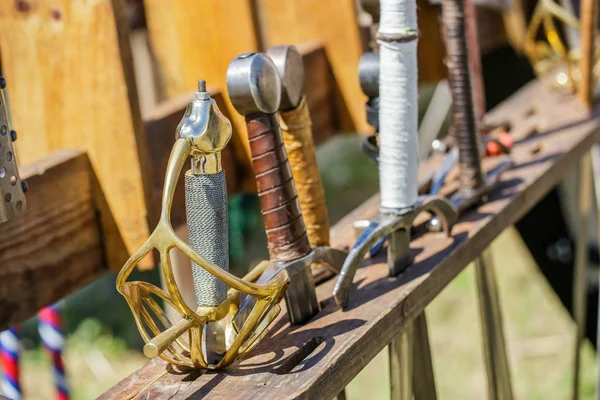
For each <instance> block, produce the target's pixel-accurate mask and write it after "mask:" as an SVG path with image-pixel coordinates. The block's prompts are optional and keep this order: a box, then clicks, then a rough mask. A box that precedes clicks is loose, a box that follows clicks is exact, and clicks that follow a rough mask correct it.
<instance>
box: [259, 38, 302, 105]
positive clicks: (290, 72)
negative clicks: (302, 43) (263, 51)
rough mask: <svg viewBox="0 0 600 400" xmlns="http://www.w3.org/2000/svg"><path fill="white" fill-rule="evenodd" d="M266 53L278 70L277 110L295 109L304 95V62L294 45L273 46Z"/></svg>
mask: <svg viewBox="0 0 600 400" xmlns="http://www.w3.org/2000/svg"><path fill="white" fill-rule="evenodd" d="M267 55H268V56H269V57H270V58H271V60H273V63H274V64H275V66H276V67H277V70H278V71H279V76H280V78H281V104H280V105H279V111H289V110H292V109H295V108H296V107H298V105H299V104H300V100H302V96H303V95H304V63H303V61H302V55H300V52H299V51H298V49H296V47H295V46H273V47H271V48H270V49H269V50H268V51H267Z"/></svg>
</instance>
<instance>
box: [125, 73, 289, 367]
mask: <svg viewBox="0 0 600 400" xmlns="http://www.w3.org/2000/svg"><path fill="white" fill-rule="evenodd" d="M230 137H231V123H230V122H229V120H227V118H225V117H224V116H223V114H222V113H221V112H220V110H219V108H218V107H217V104H216V103H215V101H214V99H212V98H211V96H210V93H209V92H207V91H206V84H205V82H204V81H199V83H198V91H197V92H196V93H195V95H194V99H193V100H192V101H190V103H189V104H188V107H187V109H186V112H185V115H184V117H183V119H182V121H181V122H180V124H179V126H178V127H177V134H176V141H175V145H174V146H173V150H172V151H171V156H170V158H169V163H168V166H167V173H166V177H165V185H164V189H163V198H162V211H161V217H160V220H159V223H158V225H157V227H156V228H155V229H154V231H153V232H152V234H151V235H150V237H149V238H148V240H147V241H146V243H144V245H143V246H142V248H140V249H139V250H138V251H137V252H136V253H135V254H133V255H132V256H131V257H130V259H129V260H128V261H127V263H126V264H125V265H124V267H123V268H122V269H121V271H120V272H119V275H118V276H117V289H118V291H119V292H120V293H121V294H123V296H124V297H125V299H126V300H127V303H128V305H129V306H130V308H131V310H132V312H133V315H134V318H135V321H136V324H137V326H138V330H139V331H140V334H141V335H142V337H143V339H144V341H145V342H146V344H145V345H144V354H145V355H146V356H147V357H148V358H154V357H161V358H162V359H164V360H165V361H167V362H169V363H172V364H175V365H180V366H186V367H193V368H203V369H217V368H222V367H225V366H227V365H229V364H231V363H232V362H233V360H235V359H236V358H237V357H238V356H240V355H242V354H244V353H245V352H247V351H248V350H249V349H251V348H252V347H253V346H254V345H256V343H258V341H259V340H260V338H262V337H263V336H264V335H265V333H266V332H267V329H266V328H267V327H268V326H269V324H270V323H271V322H272V321H273V320H274V318H275V317H276V316H277V314H278V312H279V305H278V303H279V301H280V300H281V298H282V297H283V295H284V293H285V289H286V287H287V284H288V282H289V278H288V276H287V271H281V273H279V274H276V275H274V276H272V279H270V280H268V281H265V282H264V284H257V283H255V281H256V280H257V278H258V276H257V273H258V272H261V271H262V270H264V268H265V267H266V266H267V263H261V264H260V266H259V267H257V269H256V270H255V271H252V272H251V273H250V274H248V275H247V276H246V277H244V279H240V278H237V277H235V276H233V275H231V274H229V272H228V271H227V269H228V257H229V246H228V239H227V235H228V224H227V188H226V186H225V172H224V171H223V169H222V165H221V151H222V150H223V148H224V147H225V145H226V144H227V142H228V141H229V139H230ZM190 156H191V159H192V166H191V169H190V170H189V171H188V172H187V173H186V176H185V181H186V183H185V186H186V187H185V189H186V213H187V222H188V226H189V242H190V245H188V244H187V243H185V242H183V241H182V240H181V239H180V238H179V237H177V235H176V234H175V232H174V230H173V227H172V226H171V222H170V214H171V206H172V203H173V195H174V192H175V185H176V183H177V180H178V179H177V178H178V176H179V175H180V173H181V171H182V169H183V165H184V162H185V161H186V160H187V158H188V157H190ZM173 248H177V249H179V250H180V251H181V252H182V253H183V254H184V255H185V256H187V257H189V258H190V259H191V260H192V265H193V280H194V289H195V296H196V301H197V309H196V310H195V311H194V310H192V309H190V307H189V306H188V305H187V304H186V303H185V301H184V299H183V296H182V295H181V292H180V290H179V288H178V287H177V283H176V281H175V277H174V275H173V268H172V265H171V259H170V251H171V250H172V249H173ZM152 249H156V250H158V252H159V254H160V260H161V264H160V265H161V272H162V275H163V279H164V281H165V286H166V288H167V291H163V290H162V289H160V288H158V287H156V286H154V285H151V284H149V283H147V282H138V281H132V282H130V281H128V280H127V279H128V277H129V275H130V274H131V272H132V271H133V269H134V268H135V266H136V265H137V263H138V262H139V261H140V260H141V259H142V258H144V257H145V256H146V255H147V254H149V253H150V252H151V251H152ZM228 287H230V289H229V290H228ZM242 295H243V296H248V297H252V298H254V299H255V302H254V303H253V306H252V307H250V309H249V310H247V311H246V313H247V318H246V319H245V320H244V323H243V324H239V325H235V324H234V323H233V320H234V319H235V316H236V314H237V313H238V310H239V308H240V304H241V302H240V299H241V298H242ZM157 299H162V300H163V301H165V302H166V303H167V304H169V305H171V306H172V307H173V308H174V309H175V310H176V311H178V312H179V313H180V314H181V315H182V319H181V320H179V321H178V322H176V323H171V321H169V319H168V318H167V316H166V315H165V313H164V311H163V310H162V309H161V306H160V304H159V303H157ZM185 333H187V335H184V334H185ZM186 336H187V337H186Z"/></svg>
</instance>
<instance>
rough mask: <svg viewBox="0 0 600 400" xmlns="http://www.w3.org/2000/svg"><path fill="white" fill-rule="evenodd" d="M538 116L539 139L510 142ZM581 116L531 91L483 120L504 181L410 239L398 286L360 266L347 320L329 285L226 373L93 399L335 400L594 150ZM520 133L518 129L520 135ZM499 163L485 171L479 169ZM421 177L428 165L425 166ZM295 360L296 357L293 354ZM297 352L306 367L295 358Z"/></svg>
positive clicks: (537, 88) (566, 101) (169, 376)
mask: <svg viewBox="0 0 600 400" xmlns="http://www.w3.org/2000/svg"><path fill="white" fill-rule="evenodd" d="M532 107H534V108H533V109H534V110H535V111H536V112H537V114H536V115H537V118H538V120H537V122H538V128H539V133H538V134H537V135H535V136H533V137H527V135H517V133H518V132H525V131H527V130H528V129H527V130H526V129H524V128H523V127H525V126H526V125H529V126H530V125H531V119H530V118H531V116H530V115H528V114H529V112H530V110H531V109H532ZM599 115H600V113H596V115H595V116H594V117H593V118H589V117H587V115H584V114H583V113H582V111H581V109H580V107H578V105H577V103H576V100H575V99H574V98H565V97H564V96H562V95H561V94H557V93H553V92H550V91H548V90H547V89H545V88H543V87H542V85H541V84H540V83H539V82H535V83H533V84H531V85H529V86H527V87H526V88H524V89H523V90H521V91H520V92H519V93H517V94H516V95H515V96H513V97H512V98H511V99H509V100H508V101H507V102H505V103H503V104H502V105H501V106H500V107H498V108H497V109H496V110H495V111H494V112H493V113H491V114H490V115H489V116H488V117H489V119H490V121H495V122H499V121H510V122H511V123H512V126H513V130H512V131H511V132H513V133H515V135H517V136H516V137H515V140H516V142H515V146H514V148H513V152H512V157H513V160H514V162H515V165H514V168H513V169H511V170H510V171H508V172H507V173H506V174H505V175H503V177H502V181H501V184H500V186H499V187H498V188H497V190H496V191H495V192H494V193H493V194H491V195H490V196H489V200H488V202H487V203H485V204H483V205H482V206H480V207H479V208H478V209H476V210H473V211H472V212H470V213H468V214H466V215H465V216H463V217H462V218H461V219H460V221H459V223H458V224H457V225H456V226H455V228H454V231H453V234H452V236H451V237H450V238H445V237H443V236H440V235H435V234H424V235H421V236H418V237H416V238H415V239H414V240H413V241H412V243H411V248H412V249H413V251H414V256H415V259H414V263H413V264H412V265H411V266H410V267H409V268H408V269H407V270H406V271H405V272H404V273H402V274H401V275H400V276H398V277H394V278H390V277H388V267H387V264H386V263H385V252H383V253H384V254H381V255H380V256H378V257H376V258H375V259H370V260H366V261H365V262H364V263H363V267H362V268H360V269H359V270H358V271H357V274H356V277H355V279H354V282H355V285H354V288H353V290H352V298H351V300H350V304H349V308H348V310H346V311H344V312H341V311H340V309H339V308H338V307H337V306H336V304H335V302H334V301H333V300H332V298H331V292H332V290H333V286H334V284H335V281H334V280H330V281H328V282H325V283H323V284H322V285H320V286H319V287H318V288H317V294H318V297H319V300H320V301H321V304H322V305H323V309H322V310H321V312H320V314H319V315H318V316H316V317H315V318H313V319H312V320H311V321H310V322H308V323H307V324H306V325H304V326H301V327H297V326H295V327H290V325H289V323H288V322H287V316H286V315H285V313H282V314H283V315H280V316H279V317H278V320H276V321H275V322H274V326H273V328H272V329H271V331H270V332H269V334H268V335H267V337H266V338H265V339H264V340H263V341H262V342H261V343H259V344H258V345H257V346H256V348H255V349H253V350H252V352H251V353H250V354H249V355H247V356H246V357H243V358H242V359H241V360H240V361H238V362H236V363H234V364H233V365H232V366H230V367H229V368H228V369H227V370H224V371H218V372H211V373H205V374H194V373H185V372H175V371H171V372H169V370H167V369H166V365H165V363H164V362H163V361H161V360H153V361H150V362H148V363H147V364H146V365H145V366H144V367H142V368H141V369H139V370H138V371H136V372H134V373H133V374H132V375H130V376H129V377H127V378H125V379H124V380H123V381H121V382H120V383H119V384H117V385H116V386H115V387H114V388H112V389H111V390H110V391H108V392H107V393H105V394H104V395H103V396H101V397H100V398H104V399H111V398H115V397H116V396H117V395H118V396H122V397H128V398H131V397H134V396H137V395H139V396H140V397H161V398H162V397H165V398H166V397H168V398H172V399H179V398H191V399H200V398H202V399H209V398H231V399H233V398H240V399H247V398H260V399H279V398H333V397H335V396H336V395H337V393H339V392H340V390H341V389H343V388H344V387H345V386H346V384H348V382H350V380H351V379H352V378H354V377H355V376H356V375H357V374H358V372H360V370H361V369H363V368H364V367H365V366H366V365H367V364H368V363H369V361H370V360H372V359H373V358H374V357H375V355H377V354H378V353H379V352H380V351H381V350H382V349H383V348H384V347H385V346H386V345H387V344H388V343H389V342H390V341H391V340H392V338H393V337H394V336H395V335H396V334H397V333H398V332H399V331H400V330H401V329H402V328H403V326H404V325H405V324H406V323H407V321H410V320H411V319H413V318H415V317H416V316H417V315H419V314H420V313H421V312H422V311H423V310H424V308H425V307H426V306H427V305H428V304H429V303H430V302H431V301H432V300H433V298H435V297H436V296H437V295H438V294H439V293H440V292H441V291H442V290H443V289H444V287H446V285H447V284H448V283H449V282H450V281H451V280H452V279H453V278H454V277H456V276H457V275H458V274H459V273H460V272H461V271H462V270H463V269H464V268H465V267H466V266H467V265H468V264H469V263H470V262H471V261H472V260H473V259H474V258H475V257H477V256H478V255H479V254H480V253H481V252H482V251H483V250H484V249H486V248H487V247H488V246H489V245H490V244H491V242H492V241H493V240H494V239H495V238H496V237H498V235H499V234H500V233H501V232H502V231H503V230H504V229H506V228H507V227H509V226H510V225H512V224H514V223H515V222H516V221H517V220H518V219H519V218H520V217H521V216H522V215H524V214H525V213H526V212H527V211H528V210H529V209H530V208H531V207H533V206H534V205H535V203H536V202H538V201H539V200H540V199H542V198H543V196H544V195H545V194H546V193H547V192H548V191H549V190H551V188H552V187H554V186H555V185H556V184H557V183H559V182H560V181H561V180H562V179H563V178H564V177H565V176H566V174H568V172H569V171H570V170H571V169H572V168H574V167H575V166H576V165H577V163H578V160H579V159H580V158H581V156H582V155H583V154H584V153H585V152H587V151H588V149H589V148H590V146H591V145H592V144H594V143H596V142H597V141H598V140H600V119H599V118H598V116H599ZM522 128H523V129H522ZM497 162H498V160H497V159H491V160H487V161H486V169H487V170H489V169H490V168H491V167H492V166H493V165H496V164H497ZM425 168H427V165H425ZM378 203H379V202H378V200H377V198H373V199H371V200H369V201H368V202H366V203H365V204H364V205H363V206H361V207H359V208H358V209H357V210H356V211H354V212H353V213H351V214H350V215H348V216H347V217H346V218H344V219H343V220H342V221H340V222H339V223H338V224H336V226H335V227H334V228H333V231H332V238H333V239H332V245H333V246H335V247H338V248H344V247H348V246H350V245H352V244H353V242H354V240H355V238H354V236H355V235H354V232H353V228H352V224H353V222H354V221H355V220H356V219H370V218H372V217H373V216H375V215H376V214H377V208H378ZM299 350H300V351H299ZM303 351H304V352H305V354H307V356H306V357H305V358H304V359H298V357H297V354H300V353H302V352H303Z"/></svg>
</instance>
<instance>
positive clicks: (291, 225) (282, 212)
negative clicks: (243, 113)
mask: <svg viewBox="0 0 600 400" xmlns="http://www.w3.org/2000/svg"><path fill="white" fill-rule="evenodd" d="M246 125H247V128H248V139H249V141H250V150H251V152H252V165H253V167H254V174H255V176H256V186H257V189H258V197H259V199H260V205H261V211H262V214H263V218H264V222H265V231H266V233H267V241H268V244H269V256H270V259H271V261H275V262H279V261H292V260H295V259H297V258H300V257H303V256H305V255H307V254H308V253H309V252H310V251H311V247H310V243H309V241H308V236H307V234H306V227H305V226H304V220H303V218H302V213H301V212H300V204H299V203H298V196H297V194H296V188H295V186H294V179H293V178H292V172H291V170H290V165H289V163H288V159H287V154H286V152H285V148H284V146H283V139H282V136H281V127H280V126H279V121H278V119H277V116H276V115H275V114H252V115H248V116H247V117H246Z"/></svg>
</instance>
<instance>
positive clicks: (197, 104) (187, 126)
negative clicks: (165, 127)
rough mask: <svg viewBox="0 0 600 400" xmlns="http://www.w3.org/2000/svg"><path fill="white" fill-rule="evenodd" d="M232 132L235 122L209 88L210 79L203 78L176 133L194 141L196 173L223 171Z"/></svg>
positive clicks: (176, 135)
mask: <svg viewBox="0 0 600 400" xmlns="http://www.w3.org/2000/svg"><path fill="white" fill-rule="evenodd" d="M231 132H232V129H231V122H229V120H228V119H227V118H226V117H225V116H224V115H223V113H221V110H219V107H218V106H217V103H216V102H215V101H214V99H212V98H211V97H210V93H209V92H207V91H206V82H205V81H204V80H199V81H198V91H197V92H196V93H195V94H194V99H192V101H190V102H189V104H188V106H187V109H186V110H185V114H184V116H183V118H182V119H181V122H180V123H179V125H178V126H177V131H176V133H175V137H176V139H182V138H185V139H188V140H189V141H190V142H191V144H192V148H191V155H192V157H193V159H194V163H193V164H192V165H193V166H194V168H193V172H194V173H204V174H216V173H218V172H220V171H221V170H222V166H221V150H223V148H225V145H226V144H227V142H229V139H231Z"/></svg>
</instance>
